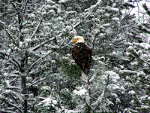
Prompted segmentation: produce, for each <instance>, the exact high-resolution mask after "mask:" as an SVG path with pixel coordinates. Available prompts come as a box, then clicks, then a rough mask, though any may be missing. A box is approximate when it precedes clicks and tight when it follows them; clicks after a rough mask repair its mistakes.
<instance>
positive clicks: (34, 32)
mask: <svg viewBox="0 0 150 113" xmlns="http://www.w3.org/2000/svg"><path fill="white" fill-rule="evenodd" d="M42 20H43V17H42V18H41V19H40V22H39V24H38V25H37V27H36V29H35V30H34V31H33V34H32V35H31V37H30V39H32V38H33V37H34V36H35V34H36V32H37V31H38V29H39V27H40V24H41V23H42Z"/></svg>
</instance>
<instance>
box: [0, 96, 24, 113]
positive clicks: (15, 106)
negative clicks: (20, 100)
mask: <svg viewBox="0 0 150 113" xmlns="http://www.w3.org/2000/svg"><path fill="white" fill-rule="evenodd" d="M0 99H1V100H2V101H3V102H5V103H6V104H8V105H10V106H12V107H14V108H15V109H17V110H18V111H19V112H20V113H23V112H22V110H21V109H20V108H19V107H17V106H18V105H14V104H12V103H10V102H8V100H6V98H0Z"/></svg>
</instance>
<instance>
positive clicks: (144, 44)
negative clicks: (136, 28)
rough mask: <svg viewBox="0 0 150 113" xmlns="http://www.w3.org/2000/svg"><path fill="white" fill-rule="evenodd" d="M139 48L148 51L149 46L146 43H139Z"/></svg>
mask: <svg viewBox="0 0 150 113" xmlns="http://www.w3.org/2000/svg"><path fill="white" fill-rule="evenodd" d="M140 46H141V47H142V48H144V49H150V44H148V43H140Z"/></svg>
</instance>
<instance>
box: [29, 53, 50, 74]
mask: <svg viewBox="0 0 150 113" xmlns="http://www.w3.org/2000/svg"><path fill="white" fill-rule="evenodd" d="M50 53H51V51H50V52H48V53H47V54H46V55H44V56H42V57H40V58H39V59H37V60H36V61H35V62H33V63H32V65H31V66H30V67H29V69H27V73H29V72H30V71H31V69H32V68H33V67H34V66H35V64H37V63H38V62H39V61H40V60H42V59H43V58H45V57H46V56H48V55H49V54H50Z"/></svg>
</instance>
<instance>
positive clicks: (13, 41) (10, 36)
mask: <svg viewBox="0 0 150 113" xmlns="http://www.w3.org/2000/svg"><path fill="white" fill-rule="evenodd" d="M5 32H6V34H7V36H8V37H9V38H10V39H11V40H12V43H13V44H14V45H15V46H16V47H18V48H19V46H18V45H17V44H16V43H15V40H14V38H13V36H12V35H11V34H10V33H9V32H8V31H7V30H6V29H5Z"/></svg>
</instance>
